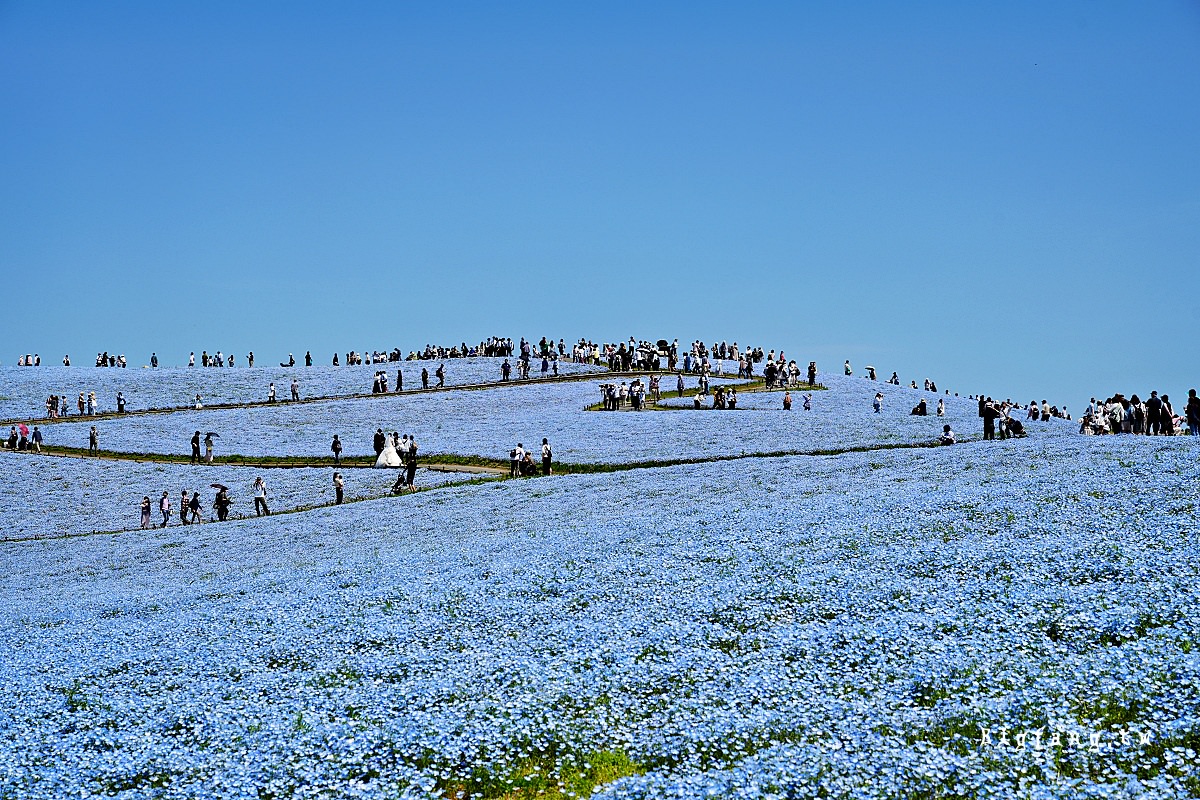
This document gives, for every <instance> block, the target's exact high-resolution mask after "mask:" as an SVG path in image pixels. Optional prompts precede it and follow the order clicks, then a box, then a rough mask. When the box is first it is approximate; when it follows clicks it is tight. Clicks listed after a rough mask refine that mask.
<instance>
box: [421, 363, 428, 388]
mask: <svg viewBox="0 0 1200 800" xmlns="http://www.w3.org/2000/svg"><path fill="white" fill-rule="evenodd" d="M421 388H422V389H428V388H429V370H428V369H426V368H425V367H421Z"/></svg>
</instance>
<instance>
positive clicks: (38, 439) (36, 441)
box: [32, 425, 42, 453]
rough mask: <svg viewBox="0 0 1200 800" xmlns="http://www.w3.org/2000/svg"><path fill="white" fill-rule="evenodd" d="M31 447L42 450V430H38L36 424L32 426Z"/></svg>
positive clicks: (38, 450)
mask: <svg viewBox="0 0 1200 800" xmlns="http://www.w3.org/2000/svg"><path fill="white" fill-rule="evenodd" d="M32 441H33V449H34V450H35V451H37V452H39V453H40V452H42V432H41V431H40V430H38V426H37V425H34V426H33V437H32Z"/></svg>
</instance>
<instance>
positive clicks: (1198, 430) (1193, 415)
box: [1183, 389, 1200, 436]
mask: <svg viewBox="0 0 1200 800" xmlns="http://www.w3.org/2000/svg"><path fill="white" fill-rule="evenodd" d="M1183 415H1184V419H1186V420H1187V426H1188V435H1189V436H1200V397H1197V396H1196V390H1195V389H1188V399H1187V405H1186V406H1184V409H1183Z"/></svg>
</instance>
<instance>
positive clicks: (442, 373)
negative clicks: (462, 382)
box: [433, 364, 446, 389]
mask: <svg viewBox="0 0 1200 800" xmlns="http://www.w3.org/2000/svg"><path fill="white" fill-rule="evenodd" d="M433 374H434V375H436V376H437V379H438V388H439V389H441V388H442V387H443V386H445V385H446V365H445V364H438V368H437V371H436V372H434V373H433Z"/></svg>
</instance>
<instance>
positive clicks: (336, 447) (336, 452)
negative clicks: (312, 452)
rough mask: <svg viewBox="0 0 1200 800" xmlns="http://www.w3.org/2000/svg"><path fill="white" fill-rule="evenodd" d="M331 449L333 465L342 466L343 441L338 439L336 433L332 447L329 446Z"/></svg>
mask: <svg viewBox="0 0 1200 800" xmlns="http://www.w3.org/2000/svg"><path fill="white" fill-rule="evenodd" d="M329 449H330V450H332V451H333V463H334V464H341V463H342V440H341V439H339V438H338V435H337V434H336V433H335V434H334V435H333V443H332V444H331V445H329Z"/></svg>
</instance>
